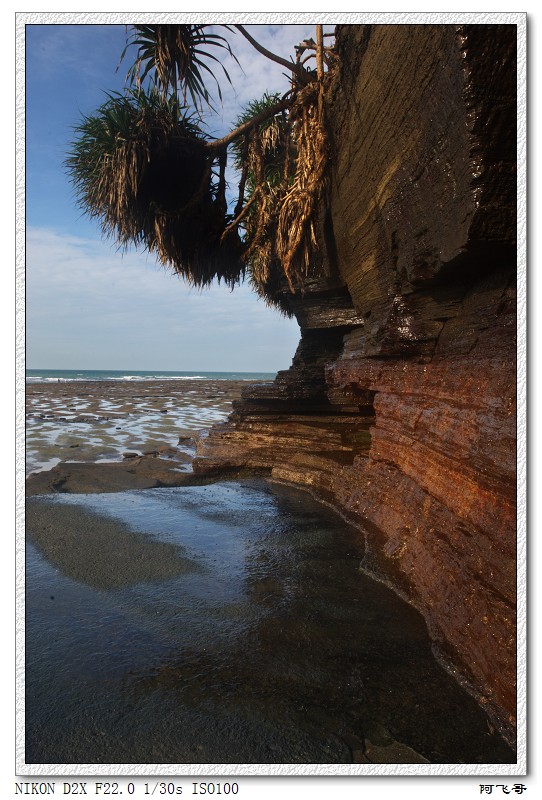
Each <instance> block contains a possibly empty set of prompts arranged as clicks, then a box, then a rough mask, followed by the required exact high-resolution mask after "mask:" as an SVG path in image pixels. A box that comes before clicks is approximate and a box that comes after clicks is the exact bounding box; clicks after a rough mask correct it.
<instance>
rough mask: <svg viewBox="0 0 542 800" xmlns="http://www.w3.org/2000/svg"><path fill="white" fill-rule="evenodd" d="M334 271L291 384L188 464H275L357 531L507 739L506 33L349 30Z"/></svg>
mask: <svg viewBox="0 0 542 800" xmlns="http://www.w3.org/2000/svg"><path fill="white" fill-rule="evenodd" d="M337 41H338V52H339V63H340V67H339V71H338V74H337V77H336V78H335V80H334V81H333V83H332V84H331V85H330V86H329V87H328V91H327V97H326V110H327V122H328V125H329V133H330V138H331V143H332V158H331V189H330V195H329V202H328V206H327V208H325V209H322V214H321V220H322V226H321V229H322V242H323V243H325V246H324V251H325V254H326V258H327V262H328V266H329V274H330V275H331V276H334V277H329V278H327V279H326V280H322V281H321V282H320V283H318V284H317V283H316V282H315V283H313V284H312V285H311V286H308V287H307V288H306V291H305V293H304V295H303V296H302V297H300V296H296V297H295V298H293V299H292V305H293V308H294V311H295V313H296V316H297V318H298V320H299V322H300V326H301V332H302V336H301V342H300V345H299V348H298V351H297V353H296V356H295V358H294V361H293V364H292V367H291V369H290V370H289V371H287V372H284V373H280V374H279V375H278V377H277V379H276V381H275V383H274V384H273V385H270V386H266V387H263V388H262V387H254V388H249V389H248V390H247V391H246V392H245V395H244V399H243V400H242V401H241V402H240V403H238V404H236V408H235V411H234V413H233V415H232V416H231V417H230V419H229V421H228V422H227V423H225V424H224V425H221V426H217V427H215V428H214V429H213V430H212V431H211V433H210V435H209V436H208V437H207V438H206V439H202V440H201V442H200V443H199V449H198V459H197V460H196V469H198V470H200V471H215V470H219V469H222V468H223V467H224V466H226V465H229V466H233V467H238V466H245V465H247V466H252V467H266V468H268V469H270V470H272V474H273V476H274V477H275V478H277V479H281V480H288V481H293V482H294V483H297V484H300V485H305V486H307V487H309V488H310V489H311V490H312V491H314V492H315V493H316V494H317V495H318V496H320V497H322V498H323V499H325V500H326V501H328V502H330V503H331V504H332V505H334V506H335V507H337V508H339V509H340V510H341V511H342V512H343V513H345V514H347V515H348V516H349V517H350V518H351V519H353V520H354V521H355V522H357V523H358V524H359V525H360V526H361V527H362V528H363V529H364V530H366V531H367V532H368V563H369V562H370V564H371V565H372V566H373V568H374V569H377V570H379V571H380V572H382V573H383V574H384V575H385V576H387V577H388V578H389V579H391V580H392V581H393V582H394V583H395V585H397V586H400V588H401V589H402V590H403V591H404V592H405V594H406V595H407V596H408V597H409V598H410V599H411V600H412V601H413V602H414V603H415V604H416V605H417V606H418V607H419V608H420V609H421V610H422V611H423V613H424V614H425V617H426V619H427V621H428V624H429V627H430V630H431V632H432V635H433V637H434V640H435V642H436V643H437V644H438V646H439V649H440V650H441V652H442V654H443V655H444V657H445V658H446V659H447V660H448V661H449V663H450V664H451V665H452V666H453V668H454V669H455V670H456V672H457V674H458V675H460V676H462V677H463V678H465V679H466V680H467V681H468V683H469V685H470V686H471V688H472V690H473V691H474V692H475V693H476V696H477V697H478V698H479V701H480V703H481V704H482V705H484V706H485V707H486V708H487V709H488V711H489V713H490V716H491V718H492V719H493V720H494V721H496V722H497V723H498V725H499V727H500V728H501V729H502V730H503V731H504V732H505V734H506V735H508V736H511V735H512V731H513V728H514V725H515V718H514V715H515V624H514V613H515V586H514V578H515V387H516V376H515V352H516V350H515V327H516V317H515V288H514V278H515V158H516V153H515V149H516V147H515V145H516V105H515V102H516V101H515V86H516V76H515V41H516V29H515V26H500V25H488V26H485V25H484V26H466V27H456V26H432V25H424V26H408V25H397V26H395V25H391V26H374V27H373V26H343V27H342V28H340V29H339V30H338V37H337Z"/></svg>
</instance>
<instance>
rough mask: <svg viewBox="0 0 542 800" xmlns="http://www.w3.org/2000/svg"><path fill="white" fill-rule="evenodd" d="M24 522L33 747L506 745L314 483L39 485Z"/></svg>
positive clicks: (438, 758) (93, 750)
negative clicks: (374, 574)
mask: <svg viewBox="0 0 542 800" xmlns="http://www.w3.org/2000/svg"><path fill="white" fill-rule="evenodd" d="M96 514H100V515H102V516H96ZM27 534H28V539H29V543H28V547H27V587H28V588H27V605H26V609H27V650H26V655H27V673H26V710H27V724H26V735H27V762H28V763H62V764H69V763H119V764H122V763H135V764H144V763H228V764H235V763H237V764H238V763H254V764H260V763H261V764H264V763H349V762H351V761H352V760H353V752H354V754H355V752H356V751H359V748H360V747H362V745H361V742H363V740H365V741H367V740H369V741H370V742H371V743H372V745H373V752H377V751H378V752H380V751H382V752H383V753H388V754H389V752H391V751H390V750H389V745H390V743H393V742H395V743H397V742H399V743H401V744H402V745H403V748H402V751H401V749H400V748H399V749H397V752H399V751H401V752H403V753H404V754H406V755H405V756H404V759H405V763H406V761H408V754H409V753H411V752H412V751H415V753H418V754H420V755H421V756H422V757H423V758H425V759H427V760H429V761H431V762H433V763H511V762H514V761H515V758H514V756H513V754H512V752H511V751H510V750H509V749H508V748H507V746H506V745H505V744H504V743H503V742H502V741H501V740H500V739H499V738H498V737H496V736H495V735H493V734H491V733H490V732H489V730H488V726H487V723H486V720H485V717H484V715H483V714H482V712H481V710H480V709H479V708H478V706H477V705H476V704H475V703H474V701H473V700H472V699H471V698H470V697H469V696H468V695H467V694H466V693H465V692H463V691H462V690H461V689H460V687H459V686H458V685H457V684H456V683H455V681H454V680H453V679H452V678H451V677H450V676H449V675H448V674H447V673H446V672H444V670H442V669H441V668H440V667H439V665H438V664H437V663H436V661H435V660H434V658H433V656H432V653H431V646H430V641H429V638H428V636H427V631H426V628H425V625H424V623H423V620H422V619H421V617H420V615H419V614H418V613H417V612H415V611H414V610H413V609H411V608H410V607H409V606H408V605H406V604H405V603H403V602H402V601H401V600H400V599H399V598H398V597H397V596H396V595H395V594H393V592H391V591H390V590H389V589H387V588H386V587H385V586H383V585H381V584H379V583H377V582H375V581H373V580H372V579H370V578H369V577H368V576H366V575H364V574H363V573H362V572H360V569H359V564H360V561H361V558H362V556H363V552H362V545H361V541H360V537H359V534H357V533H356V532H354V531H352V530H351V529H350V528H349V527H348V526H346V525H345V524H344V523H342V521H341V520H340V519H339V518H338V517H337V516H336V515H334V514H333V513H332V512H328V511H327V510H326V509H324V508H322V507H320V506H319V505H317V504H316V503H315V502H314V501H313V500H312V499H311V498H310V497H308V496H307V495H306V494H305V493H303V492H300V491H298V490H294V489H289V488H286V487H281V486H272V485H269V484H267V483H265V482H263V481H255V480H253V481H245V482H219V483H216V484H213V485H210V486H200V487H183V488H177V489H152V490H144V491H133V492H124V493H120V494H107V495H85V496H80V495H61V496H56V497H54V498H50V497H48V498H32V499H31V500H30V501H29V503H28V522H27ZM96 552H100V553H101V563H102V570H103V571H105V573H106V577H105V578H104V577H103V575H101V574H100V572H101V571H102V570H100V568H99V566H94V567H93V569H89V568H88V567H86V566H85V561H89V560H90V561H93V559H94V555H95V554H96ZM128 553H130V555H129V556H128ZM93 554H94V555H93ZM93 563H95V562H94V561H93ZM105 564H108V565H109V566H108V569H106V567H105V566H104V565H105ZM145 565H148V569H145ZM115 575H116V576H118V577H117V578H115V579H114V580H113V579H112V577H111V576H115ZM107 576H109V577H107ZM409 748H411V749H412V750H409Z"/></svg>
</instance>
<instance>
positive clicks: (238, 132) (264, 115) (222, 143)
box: [206, 99, 291, 150]
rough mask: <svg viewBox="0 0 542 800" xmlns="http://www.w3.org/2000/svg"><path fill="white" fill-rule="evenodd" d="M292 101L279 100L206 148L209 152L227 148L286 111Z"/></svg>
mask: <svg viewBox="0 0 542 800" xmlns="http://www.w3.org/2000/svg"><path fill="white" fill-rule="evenodd" d="M290 102H291V101H290V100H288V99H283V100H279V102H278V103H275V105H274V106H270V107H269V108H264V109H263V110H262V111H260V113H259V114H256V116H255V117H252V119H249V120H247V122H243V124H242V125H239V127H238V128H234V130H233V131H230V132H229V133H228V134H226V136H223V137H222V139H215V140H214V141H212V142H207V143H206V146H207V148H208V149H209V150H221V149H222V148H223V147H227V146H228V145H229V144H231V142H233V141H234V140H235V139H237V138H238V137H239V136H242V135H243V134H244V133H247V132H248V131H249V130H251V129H252V128H254V127H255V126H256V125H259V124H260V122H264V120H266V119H269V117H274V116H275V114H278V113H279V111H284V109H285V108H288V106H289V105H290Z"/></svg>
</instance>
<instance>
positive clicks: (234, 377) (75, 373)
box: [26, 369, 276, 383]
mask: <svg viewBox="0 0 542 800" xmlns="http://www.w3.org/2000/svg"><path fill="white" fill-rule="evenodd" d="M275 376H276V372H228V371H224V372H209V371H206V370H201V371H198V372H191V371H183V370H179V371H168V370H129V369H125V370H120V369H113V370H111V369H105V370H97V369H27V370H26V382H27V383H42V382H43V383H48V382H60V383H62V382H65V381H69V382H71V381H151V380H161V381H163V380H198V379H201V380H205V379H211V380H224V381H256V380H264V381H265V380H273V379H274V378H275Z"/></svg>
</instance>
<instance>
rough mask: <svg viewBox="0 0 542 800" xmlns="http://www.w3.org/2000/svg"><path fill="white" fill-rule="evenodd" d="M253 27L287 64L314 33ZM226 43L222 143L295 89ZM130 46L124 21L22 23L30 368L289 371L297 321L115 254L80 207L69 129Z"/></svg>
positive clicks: (215, 121) (138, 258) (248, 298)
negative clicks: (245, 111)
mask: <svg viewBox="0 0 542 800" xmlns="http://www.w3.org/2000/svg"><path fill="white" fill-rule="evenodd" d="M126 21H129V20H128V19H127V20H126ZM326 29H327V30H332V28H331V27H330V26H326ZM249 30H250V31H251V33H252V34H253V35H254V36H255V38H257V39H258V41H260V42H261V43H262V44H264V45H265V46H267V47H268V49H270V50H273V51H274V52H277V53H279V54H281V55H283V56H284V57H286V58H289V57H290V55H293V54H294V45H296V44H298V43H299V42H300V41H301V40H302V39H303V38H304V37H305V36H307V35H314V26H311V25H276V26H257V25H256V26H250V27H249ZM230 39H231V43H232V47H233V48H234V50H235V53H236V55H237V57H238V59H239V62H240V64H241V66H240V67H239V66H237V65H236V64H235V62H234V61H233V60H232V59H231V58H230V59H229V60H228V61H227V69H228V72H229V74H230V76H231V78H232V82H233V88H232V87H230V86H229V85H228V83H227V81H226V80H225V79H223V80H221V87H222V91H223V104H222V107H221V108H219V112H220V113H218V114H217V115H214V116H213V117H212V118H209V124H208V130H209V132H210V133H212V134H213V135H217V136H219V135H222V134H223V133H225V132H226V131H227V130H228V129H229V128H230V127H232V126H233V123H234V120H235V119H236V116H237V114H238V113H239V110H240V108H242V107H243V105H244V104H246V103H247V102H248V101H250V100H252V99H254V98H258V97H261V95H262V94H263V92H264V91H265V90H269V91H273V90H277V91H285V90H286V89H287V88H288V82H287V79H286V77H285V76H284V75H283V72H284V70H283V68H282V67H280V66H278V65H275V64H273V63H272V62H270V61H269V60H267V59H266V58H264V57H262V56H260V55H259V54H258V53H256V51H255V50H253V48H252V47H251V46H250V44H248V42H246V41H245V40H244V39H243V38H242V37H241V36H240V35H239V34H237V35H231V36H230ZM125 42H126V29H125V26H124V25H99V24H96V25H94V24H93V25H73V24H71V25H52V24H44V25H39V24H37V25H28V26H27V28H26V75H25V77H26V224H27V249H26V336H27V343H26V344H27V348H26V352H27V367H29V368H50V369H54V368H57V369H132V370H136V369H161V370H168V369H169V370H232V371H233V370H236V371H237V370H243V371H256V372H259V371H269V372H275V371H276V370H278V369H287V368H288V367H289V365H290V362H291V359H292V356H293V354H294V352H295V348H296V346H297V342H298V340H299V329H298V326H297V323H296V322H295V320H288V319H285V318H284V317H282V316H281V315H280V314H279V313H278V312H276V311H274V310H271V309H269V308H267V307H266V306H265V304H264V303H263V302H262V301H261V300H258V299H257V298H256V296H255V295H254V294H253V293H252V292H251V290H250V288H249V286H248V284H244V285H242V286H241V287H239V288H237V289H235V290H234V291H233V292H232V291H230V290H228V289H227V288H226V287H224V286H219V285H213V286H212V287H211V288H210V289H209V290H204V291H203V292H200V291H199V290H195V289H193V288H190V287H188V286H186V285H185V284H183V282H181V281H180V280H179V279H178V278H176V277H174V276H172V275H171V274H170V273H168V272H166V271H165V270H164V269H163V268H162V267H161V266H158V265H157V264H156V262H155V259H154V258H153V257H152V256H148V255H147V254H145V253H143V252H141V253H140V252H135V251H130V252H128V253H121V252H119V251H118V248H117V246H116V245H115V243H114V242H111V241H103V240H102V239H101V235H100V232H99V229H98V226H97V224H96V222H94V221H92V220H90V219H88V218H87V217H86V216H84V215H83V214H82V212H81V210H80V209H79V208H77V207H76V204H75V201H74V196H73V191H72V187H71V186H70V184H69V181H68V179H67V176H66V173H65V169H64V166H63V162H64V159H65V158H66V154H67V150H68V148H69V142H70V139H71V136H72V129H73V127H74V126H75V125H76V124H77V123H78V122H79V120H80V118H81V114H85V113H89V112H91V111H93V110H95V109H96V108H97V107H98V106H99V105H101V104H102V103H103V102H104V99H105V95H104V92H105V91H110V90H121V89H122V87H123V85H124V78H125V74H126V71H127V69H128V67H129V65H130V63H131V61H130V56H129V55H128V56H127V58H126V60H125V62H123V64H122V65H121V67H120V69H119V70H118V72H117V67H118V64H119V58H120V54H121V52H122V50H123V48H124V45H125ZM217 75H218V72H217ZM210 88H211V85H210ZM215 105H217V103H215Z"/></svg>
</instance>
